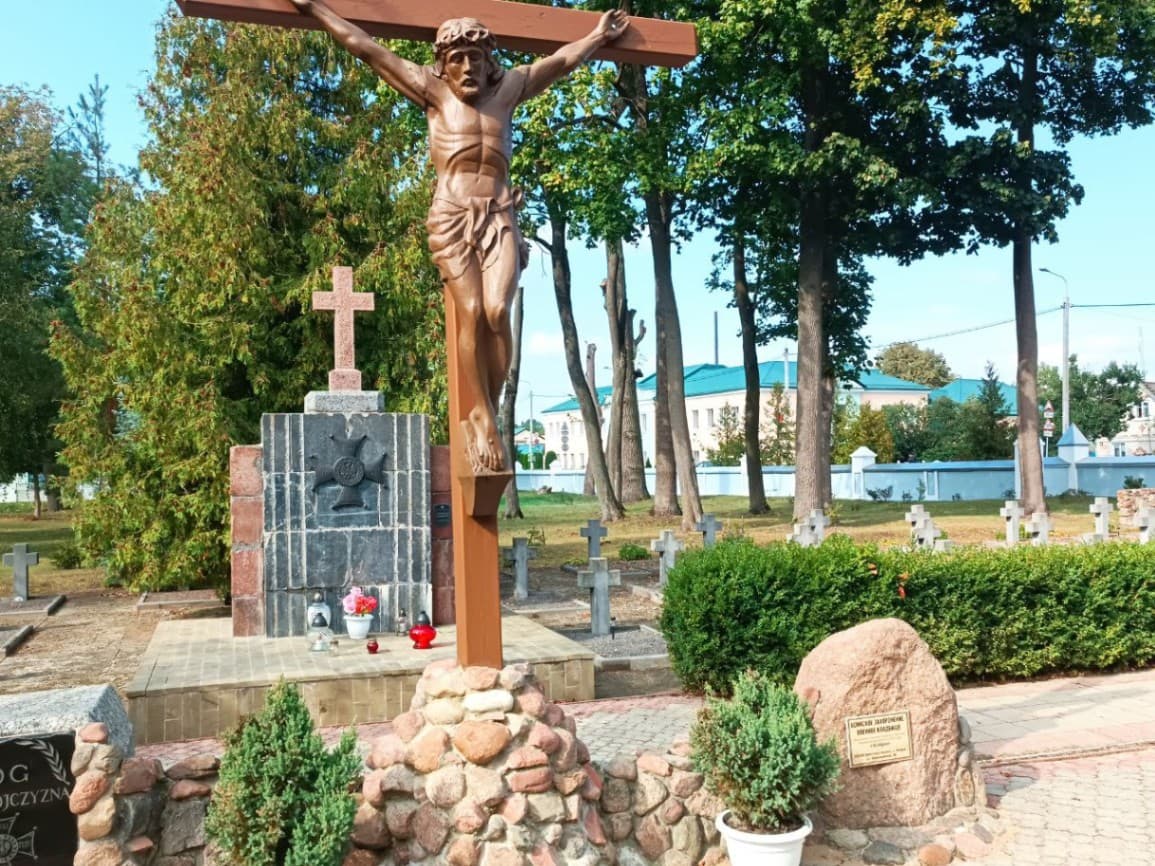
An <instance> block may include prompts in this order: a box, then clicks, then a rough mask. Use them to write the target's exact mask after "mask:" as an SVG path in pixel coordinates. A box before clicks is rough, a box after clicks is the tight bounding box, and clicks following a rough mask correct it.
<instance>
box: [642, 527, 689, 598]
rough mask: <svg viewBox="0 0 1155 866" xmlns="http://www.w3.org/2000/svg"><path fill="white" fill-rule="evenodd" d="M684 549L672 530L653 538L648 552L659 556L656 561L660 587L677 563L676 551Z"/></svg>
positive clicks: (664, 531)
mask: <svg viewBox="0 0 1155 866" xmlns="http://www.w3.org/2000/svg"><path fill="white" fill-rule="evenodd" d="M683 549H685V545H684V544H682V542H680V541H679V540H678V537H677V536H676V535H674V533H673V531H672V530H669V529H663V530H662V534H661V536H659V537H658V538H655V539H654V540H653V541H651V542H650V550H653V551H655V552H656V553H660V554H661V558H660V559H659V560H658V583H659V585H661V586H665V585H666V581H667V580H668V579H669V574H670V569H671V568H673V567H674V564H675V563H676V562H677V558H678V551H680V550H683Z"/></svg>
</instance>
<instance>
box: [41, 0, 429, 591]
mask: <svg viewBox="0 0 1155 866" xmlns="http://www.w3.org/2000/svg"><path fill="white" fill-rule="evenodd" d="M144 107H145V112H146V117H147V119H148V122H149V127H150V131H151V134H152V141H151V143H150V144H149V145H148V146H147V147H146V148H145V150H144V152H143V153H142V154H141V164H142V167H143V169H144V171H146V172H147V174H148V176H149V179H150V182H149V184H148V185H147V186H144V187H142V186H138V185H135V184H133V183H130V182H128V181H120V182H118V183H116V184H114V186H113V188H112V189H111V191H110V193H109V195H108V197H107V199H106V200H105V201H104V202H103V203H102V204H101V206H100V207H99V209H98V210H97V212H96V214H95V216H94V219H93V221H92V224H91V226H90V229H89V249H88V252H87V254H86V256H85V258H84V261H83V263H82V264H81V266H80V268H79V273H78V278H77V280H76V282H75V283H74V285H73V287H72V291H73V296H74V298H75V302H76V311H77V315H78V319H79V324H78V326H76V327H67V326H65V327H62V328H60V329H59V331H58V333H57V339H56V342H55V351H56V354H57V356H58V357H59V358H60V359H61V361H62V363H63V365H64V369H65V373H66V376H67V379H68V384H69V386H70V388H71V390H72V391H73V393H74V394H75V398H74V399H73V400H72V401H71V402H70V403H69V405H68V406H67V407H66V410H65V413H64V418H63V422H62V424H61V427H60V430H61V435H62V438H63V439H64V440H65V442H66V447H65V450H64V454H63V456H64V459H65V461H66V462H67V463H68V465H69V467H70V468H71V472H72V481H73V483H74V484H80V483H84V482H88V483H91V484H95V485H96V487H97V493H96V498H95V499H94V500H93V501H92V502H89V503H87V504H86V506H85V508H84V509H83V510H82V512H81V514H80V517H79V523H78V531H79V536H80V538H81V540H82V542H83V543H84V544H85V546H86V547H87V548H88V552H89V553H90V554H91V555H93V556H96V557H101V558H103V559H105V560H106V561H107V562H108V565H109V569H110V572H111V575H112V577H113V578H114V579H119V580H124V581H127V582H131V583H132V584H133V585H135V586H143V587H161V586H189V585H198V584H200V585H204V584H208V585H224V584H225V583H226V582H227V575H228V544H227V533H228V501H229V500H228V451H229V446H231V445H234V444H241V443H252V442H256V441H257V439H258V423H259V419H260V416H261V414H262V413H264V412H287V411H300V406H301V401H302V399H303V397H304V395H305V393H306V392H307V391H309V390H312V389H315V388H319V387H324V383H325V379H326V371H327V370H328V369H329V368H330V367H331V366H332V349H331V339H332V337H331V334H332V323H331V317H329V316H324V315H314V314H312V313H311V312H310V309H311V297H310V296H311V293H312V292H313V291H315V290H320V289H327V288H328V286H329V282H330V271H331V268H332V267H333V266H334V265H353V266H355V267H356V272H355V282H356V285H357V287H358V288H359V289H361V290H370V291H373V292H375V293H376V294H377V295H378V300H377V311H376V313H375V314H374V315H373V316H372V317H371V318H370V317H360V318H361V321H360V322H358V323H357V331H358V339H357V346H358V355H359V357H358V359H357V361H358V366H359V367H360V368H361V369H362V371H363V373H364V375H365V380H366V385H367V386H368V387H370V388H378V389H380V390H381V391H383V392H384V395H385V401H386V404H387V405H388V406H389V407H390V409H392V410H395V411H424V412H428V413H429V414H430V415H431V416H432V417H433V419H434V424H435V428H436V425H438V424H442V425H443V424H444V417H445V413H444V406H445V382H444V358H443V350H442V346H443V337H442V321H443V320H442V304H441V292H440V280H439V279H438V278H437V275H436V273H435V271H434V270H433V267H432V265H431V263H430V262H429V258H428V255H427V253H426V251H425V238H424V233H423V231H422V222H423V218H424V215H425V211H426V210H427V207H428V196H429V192H428V190H429V188H430V184H429V179H430V174H429V167H428V164H427V160H426V158H425V155H424V154H425V147H424V138H423V133H424V130H423V126H424V124H423V121H422V118H421V116H420V114H419V112H416V111H415V110H413V109H412V108H411V107H410V106H408V105H407V104H405V103H403V102H401V101H400V99H399V97H396V96H394V95H393V93H392V92H391V91H389V90H388V89H384V88H383V89H378V88H377V87H376V79H375V76H374V75H373V73H372V71H371V70H369V69H368V68H367V67H365V66H364V65H363V64H359V63H357V62H356V61H355V60H354V59H353V58H352V57H351V56H349V55H348V54H346V53H345V52H344V51H341V50H339V49H338V48H336V47H335V46H334V45H333V44H332V41H331V40H330V39H329V38H328V37H326V36H323V35H319V34H307V33H298V32H293V33H288V32H278V31H276V30H273V29H271V28H265V27H256V26H242V25H237V26H225V25H221V24H218V23H210V22H205V21H202V20H196V19H188V18H182V17H177V15H176V13H175V11H174V12H173V13H171V15H170V17H169V18H168V19H166V20H165V21H164V22H163V24H162V27H161V29H160V31H159V34H158V42H157V69H156V72H155V75H154V77H153V79H152V81H151V83H150V84H149V87H148V90H147V94H146V96H145V98H144ZM442 432H443V431H442Z"/></svg>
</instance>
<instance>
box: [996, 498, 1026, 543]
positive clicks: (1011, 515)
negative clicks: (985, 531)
mask: <svg viewBox="0 0 1155 866" xmlns="http://www.w3.org/2000/svg"><path fill="white" fill-rule="evenodd" d="M1024 513H1025V512H1024V511H1023V506H1021V505H1019V502H1018V500H1017V499H1008V500H1007V501H1006V502H1005V503H1004V504H1003V507H1002V508H1000V509H999V517H1001V518H1002V519H1003V520H1005V521H1006V525H1007V547H1014V546H1015V545H1016V544H1018V543H1019V526H1020V525H1021V522H1022V519H1023V515H1024Z"/></svg>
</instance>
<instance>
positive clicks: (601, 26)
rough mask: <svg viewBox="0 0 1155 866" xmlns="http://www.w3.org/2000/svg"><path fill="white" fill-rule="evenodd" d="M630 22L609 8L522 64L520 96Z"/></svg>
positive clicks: (563, 72)
mask: <svg viewBox="0 0 1155 866" xmlns="http://www.w3.org/2000/svg"><path fill="white" fill-rule="evenodd" d="M294 2H296V0H294ZM629 26H630V19H629V16H627V15H626V13H625V12H623V11H622V10H621V9H611V10H610V11H609V12H607V13H605V14H604V15H603V16H602V17H601V20H600V21H599V22H598V26H597V27H595V28H594V29H593V30H592V31H591V32H590V33H589V35H588V36H585V37H583V38H581V39H579V40H577V41H576V42H571V43H569V44H568V45H563V46H562V47H561V48H559V49H558V50H557V51H555V52H554V53H553V54H551V55H550V56H549V57H543V58H542V59H541V60H538V61H537V62H535V63H533V64H531V65H529V66H523V67H521V69H520V70H519V71H520V72H521V73H522V74H523V75H524V76H525V90H524V92H523V95H522V99H531V98H532V97H534V96H537V95H538V94H539V93H542V92H544V91H545V89H546V88H548V87H549V86H550V85H551V84H553V83H554V82H555V81H557V80H558V79H560V78H564V77H565V76H567V75H569V74H570V73H571V72H573V71H574V70H575V69H576V68H577V67H578V66H580V65H581V64H582V63H583V62H584V61H586V60H588V59H589V57H590V55H591V54H593V53H594V52H595V51H597V50H598V49H599V48H601V47H602V46H603V45H605V44H606V43H607V42H613V41H614V40H615V39H617V38H618V37H619V36H621V35H622V34H623V33H625V32H626V28H627V27H629Z"/></svg>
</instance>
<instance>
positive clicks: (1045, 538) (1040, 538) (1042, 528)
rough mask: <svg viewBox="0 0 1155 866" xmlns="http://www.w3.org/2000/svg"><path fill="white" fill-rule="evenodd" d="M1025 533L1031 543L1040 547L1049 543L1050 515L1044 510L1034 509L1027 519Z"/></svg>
mask: <svg viewBox="0 0 1155 866" xmlns="http://www.w3.org/2000/svg"><path fill="white" fill-rule="evenodd" d="M1027 535H1029V536H1030V537H1031V544H1033V545H1034V546H1035V547H1042V546H1044V545H1047V544H1050V543H1051V516H1050V515H1049V514H1047V512H1045V511H1036V512H1035V513H1034V514H1032V515H1031V516H1030V518H1029V519H1028V520H1027Z"/></svg>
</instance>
